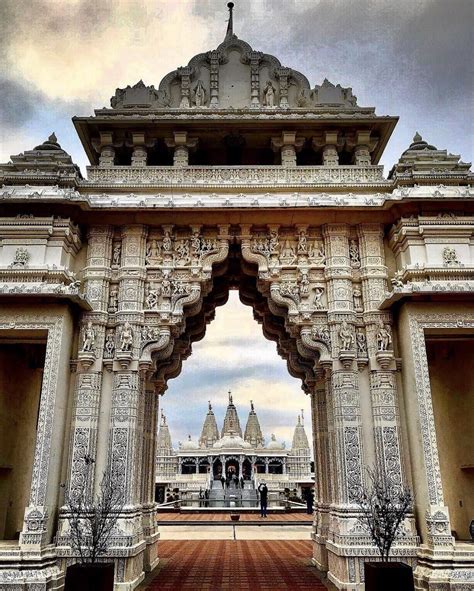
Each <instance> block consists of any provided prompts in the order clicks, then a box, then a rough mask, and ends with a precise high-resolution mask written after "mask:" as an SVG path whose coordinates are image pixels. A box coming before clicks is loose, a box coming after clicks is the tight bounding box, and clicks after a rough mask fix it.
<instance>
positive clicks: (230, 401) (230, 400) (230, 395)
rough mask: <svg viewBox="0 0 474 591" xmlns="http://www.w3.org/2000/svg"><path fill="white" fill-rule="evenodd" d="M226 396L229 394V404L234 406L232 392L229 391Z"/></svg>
mask: <svg viewBox="0 0 474 591" xmlns="http://www.w3.org/2000/svg"><path fill="white" fill-rule="evenodd" d="M228 394H229V404H234V403H233V401H232V392H231V390H229V392H228Z"/></svg>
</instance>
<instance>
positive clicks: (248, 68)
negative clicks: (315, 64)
mask: <svg viewBox="0 0 474 591" xmlns="http://www.w3.org/2000/svg"><path fill="white" fill-rule="evenodd" d="M396 121H397V118H396V117H390V116H379V115H376V114H375V109H374V108H372V107H360V106H358V104H357V99H356V97H355V96H354V95H353V94H352V90H351V89H350V88H343V87H341V86H340V85H337V84H332V83H331V82H329V81H328V80H326V79H325V80H324V82H323V83H322V84H320V85H311V84H310V83H309V81H308V80H307V79H306V77H305V76H304V75H303V74H301V73H300V72H298V71H296V70H294V69H292V68H288V67H284V66H283V65H282V64H281V63H280V61H279V60H278V59H277V58H276V57H274V56H271V55H269V54H266V53H263V52H260V51H256V50H254V49H253V48H252V47H250V46H249V45H248V43H246V42H245V41H242V40H241V39H239V38H238V37H237V36H236V35H235V34H234V32H233V17H232V14H231V15H230V20H229V26H228V30H227V33H226V36H225V38H224V40H223V42H222V43H220V44H219V45H218V47H217V48H215V49H213V50H211V51H208V52H206V53H202V54H199V55H197V56H195V57H194V58H192V59H191V60H190V62H189V63H188V64H187V65H186V66H184V67H179V68H176V69H174V70H172V71H171V72H170V73H169V74H167V75H166V76H165V77H164V78H163V80H162V81H161V82H160V83H157V84H156V86H155V85H147V84H145V83H144V82H142V81H140V82H138V83H137V84H134V85H129V86H126V87H125V88H122V89H117V91H116V92H115V95H114V97H113V98H112V100H111V107H110V108H105V109H99V110H97V111H95V114H94V116H92V117H75V118H74V125H75V127H76V129H77V131H78V133H79V137H80V139H81V141H82V143H83V146H84V149H85V151H86V153H87V155H88V157H89V160H90V162H91V166H90V167H89V168H88V177H87V178H83V177H82V174H81V173H80V171H79V169H78V167H77V166H76V165H75V164H74V163H73V162H72V160H71V158H70V156H69V155H68V154H67V153H66V152H65V151H64V150H63V149H62V148H61V146H60V144H59V143H58V140H57V138H56V137H55V136H54V135H51V137H49V138H48V140H46V141H45V142H43V143H42V144H38V145H37V146H36V147H35V148H34V150H27V151H25V152H24V153H23V154H20V155H17V156H12V159H11V162H9V163H5V164H1V165H0V183H1V184H2V188H1V189H0V203H1V207H2V217H1V218H0V302H1V303H0V305H1V311H0V343H1V344H2V347H3V345H4V344H5V346H8V345H9V344H11V343H22V342H23V341H24V340H25V339H30V340H35V339H36V340H41V342H42V343H44V344H45V349H46V361H45V364H44V370H43V381H42V387H41V396H40V401H39V412H38V426H37V433H36V447H35V451H34V457H32V458H30V460H31V466H32V479H31V486H30V485H29V484H28V485H25V486H28V487H29V488H28V490H24V491H22V492H23V493H25V495H24V498H25V499H26V498H29V500H28V501H27V502H25V507H24V522H23V528H22V531H21V533H20V539H19V543H17V544H16V545H12V544H5V545H2V546H1V548H2V550H1V559H2V560H1V568H0V588H1V589H5V590H6V591H13V590H15V591H16V590H17V589H20V587H21V589H25V590H33V589H35V590H37V589H42V590H45V591H46V590H49V589H51V590H53V589H54V590H60V589H61V588H62V586H63V576H64V570H65V568H66V566H67V565H68V564H70V563H71V562H72V561H74V560H76V558H77V557H76V556H75V555H74V551H73V550H72V548H71V544H70V537H69V529H68V524H67V520H66V519H65V514H64V507H63V505H64V494H65V493H66V492H67V493H68V494H70V495H73V496H74V495H76V494H77V493H78V491H80V490H81V489H82V487H83V486H85V483H84V482H83V480H82V477H81V471H80V469H79V468H80V462H81V458H83V457H84V456H85V455H86V454H87V455H89V456H91V457H93V458H94V459H95V461H96V474H97V475H98V474H101V473H102V471H103V470H105V469H113V470H114V471H115V473H116V474H117V477H118V482H119V483H118V486H120V490H121V493H122V494H123V498H124V509H123V511H121V513H120V516H119V520H118V523H117V525H116V528H115V529H114V532H113V537H112V543H111V545H110V548H109V549H108V552H107V555H106V556H105V558H106V559H110V560H113V561H114V562H115V565H116V589H117V590H121V591H131V590H132V589H133V588H135V587H137V586H138V585H139V584H140V582H141V581H142V580H143V578H144V577H145V572H147V571H150V570H152V569H153V568H154V567H155V566H156V564H157V563H158V561H159V557H160V545H159V540H158V538H159V534H158V530H157V526H156V520H155V511H156V504H155V503H154V498H155V497H154V486H155V468H156V462H155V444H156V430H157V424H156V421H157V413H158V410H159V397H160V396H161V395H163V394H164V393H165V392H166V389H167V383H168V380H170V379H173V378H174V377H176V376H178V375H179V373H180V372H181V368H182V365H183V363H184V362H185V360H186V359H187V358H188V357H189V355H190V354H191V353H192V344H193V343H194V342H195V341H197V340H200V339H202V338H203V337H204V336H205V331H206V326H207V324H208V323H209V322H211V321H212V319H213V317H214V313H215V309H216V307H217V306H219V305H222V304H224V303H225V302H226V301H227V298H228V292H229V290H230V289H238V290H239V292H240V298H241V300H242V302H244V303H245V304H247V305H250V306H252V308H253V311H254V316H255V319H256V321H257V322H258V323H259V324H260V325H261V327H262V331H263V334H264V335H265V337H266V338H268V339H270V340H273V341H274V342H275V343H276V350H277V353H278V354H279V355H280V356H281V357H282V358H283V359H284V360H285V362H286V365H287V368H288V371H289V373H290V374H291V375H292V376H294V377H295V379H297V380H299V384H301V388H302V389H303V391H304V392H305V393H306V394H307V395H308V396H310V398H311V404H312V424H313V436H314V437H313V444H314V454H315V465H316V485H315V497H316V498H315V501H316V502H315V516H314V524H313V534H312V540H313V562H314V564H315V565H316V566H317V567H318V568H319V569H321V570H323V571H325V572H326V573H327V577H328V579H329V580H330V581H331V582H332V584H333V585H334V586H335V587H336V588H338V589H347V590H350V591H362V590H363V588H364V580H363V572H364V560H366V559H367V558H370V557H374V556H376V555H377V553H376V549H375V548H374V546H373V545H372V544H371V541H370V537H369V536H368V533H367V532H366V531H365V530H364V529H363V528H362V527H361V526H360V523H359V522H358V519H357V516H358V507H357V503H356V500H357V497H358V495H359V494H360V491H361V489H362V486H363V484H364V482H365V481H366V478H367V473H366V467H367V466H374V467H375V466H377V467H378V468H379V469H381V470H382V471H383V472H384V473H385V474H386V475H387V477H388V478H389V480H390V482H391V483H392V485H393V486H394V487H395V488H399V487H401V486H404V485H408V486H410V487H411V488H412V490H413V491H414V496H415V513H416V516H417V517H416V520H415V515H409V516H408V518H407V519H406V521H405V523H404V524H403V530H404V536H403V538H402V539H400V540H398V541H397V543H396V545H395V546H394V550H393V554H394V556H395V557H397V558H398V559H400V560H403V561H405V562H408V563H409V564H411V565H413V566H414V567H415V581H416V588H417V591H429V590H439V589H443V591H447V590H453V591H454V590H462V591H467V590H468V589H471V588H472V576H471V575H472V572H473V571H472V569H473V565H474V547H473V546H472V544H469V543H467V542H466V543H465V544H464V543H463V545H462V546H461V545H460V544H458V543H457V542H456V541H455V540H454V538H453V536H452V535H451V529H452V527H451V526H452V518H451V517H450V515H452V514H453V512H454V511H455V508H453V507H449V506H448V504H447V503H446V501H445V496H446V495H445V494H444V493H445V489H446V487H449V486H451V484H450V483H449V484H447V483H446V482H443V478H442V473H441V469H440V454H439V442H438V440H437V437H436V433H435V422H434V417H435V411H434V410H433V404H432V394H431V391H430V365H429V359H428V357H427V353H426V334H428V333H429V334H436V335H438V333H439V334H441V335H442V334H444V332H443V331H445V332H447V333H449V335H450V338H458V337H460V336H462V338H463V339H468V340H469V339H472V338H473V335H474V313H473V310H472V305H471V303H470V300H472V293H473V291H474V277H473V273H474V247H473V244H474V243H473V236H474V208H473V203H474V201H473V199H474V190H473V188H472V180H473V178H472V173H471V171H470V165H469V164H467V163H464V162H462V161H461V160H460V158H459V157H458V156H454V155H451V154H449V153H448V152H447V151H446V150H438V149H436V148H435V147H434V146H432V145H430V144H429V143H428V142H427V141H425V140H423V139H422V138H421V137H419V136H418V135H416V136H415V138H414V140H413V142H412V143H411V145H410V146H409V148H408V149H407V150H406V151H405V152H404V153H403V154H402V156H401V158H400V160H399V162H398V163H397V164H396V165H395V166H394V168H393V170H392V171H391V173H390V174H389V176H388V178H385V177H384V175H383V169H382V167H381V166H379V165H378V162H379V160H380V157H381V155H382V152H383V149H384V147H385V145H386V143H387V141H388V140H389V138H390V135H391V133H392V131H393V129H394V126H395V124H396ZM454 309H455V310H456V312H452V310H454ZM0 354H1V352H0ZM244 370H245V368H243V371H244ZM185 406H186V401H185V400H183V409H184V408H185ZM58 450H59V451H58ZM27 460H28V458H25V461H27ZM87 486H90V487H91V488H92V487H93V488H95V489H96V490H97V487H98V486H99V483H98V479H96V480H95V481H91V482H89V483H87ZM2 510H3V509H2V508H1V507H0V511H2ZM450 511H451V513H450Z"/></svg>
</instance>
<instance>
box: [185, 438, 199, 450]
mask: <svg viewBox="0 0 474 591" xmlns="http://www.w3.org/2000/svg"><path fill="white" fill-rule="evenodd" d="M181 449H182V450H183V449H187V450H193V449H199V445H198V444H197V443H196V442H195V441H193V440H192V439H191V435H188V440H187V441H185V442H184V443H182V444H181Z"/></svg>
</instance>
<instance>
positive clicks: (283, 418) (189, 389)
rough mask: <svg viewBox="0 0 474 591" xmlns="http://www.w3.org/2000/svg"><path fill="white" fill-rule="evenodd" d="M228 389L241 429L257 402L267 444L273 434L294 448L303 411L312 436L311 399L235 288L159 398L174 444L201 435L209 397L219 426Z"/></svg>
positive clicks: (308, 433) (308, 431)
mask: <svg viewBox="0 0 474 591" xmlns="http://www.w3.org/2000/svg"><path fill="white" fill-rule="evenodd" d="M229 390H231V391H232V396H233V399H234V404H235V405H236V407H237V411H238V413H239V418H240V426H241V427H242V431H244V429H245V424H246V422H247V417H248V413H249V410H250V400H253V401H254V404H255V410H256V412H257V414H258V417H259V420H260V426H261V428H262V431H263V435H264V437H265V439H266V441H267V442H268V441H270V437H271V434H272V433H274V434H275V436H276V438H277V440H278V441H285V442H286V444H287V447H290V446H291V440H292V437H293V430H294V426H295V424H296V420H297V416H298V414H300V413H301V409H303V410H304V412H303V415H304V417H305V427H306V433H307V435H308V438H309V437H311V425H310V423H311V421H310V400H309V397H308V396H307V395H306V394H305V393H304V392H303V390H301V382H300V381H299V380H297V379H296V378H293V377H291V376H290V374H289V373H288V370H287V368H286V361H284V360H283V359H281V357H279V356H278V354H277V352H276V344H275V343H274V342H271V341H267V340H266V339H265V337H264V336H263V333H262V328H261V326H260V325H259V324H258V323H257V322H256V321H255V320H254V319H253V313H252V309H251V308H250V307H248V306H244V305H243V304H242V303H241V302H240V300H239V297H238V293H237V292H236V291H231V292H230V297H229V301H228V302H227V304H226V305H225V306H222V307H220V308H217V309H216V317H215V319H214V320H213V321H212V323H211V324H210V325H209V326H208V328H207V331H206V336H205V338H204V339H203V340H202V341H199V342H197V343H194V345H193V354H192V355H191V356H190V357H189V358H188V359H187V360H186V361H185V362H184V363H183V369H182V372H181V375H180V376H178V377H177V378H176V379H174V380H171V381H170V382H168V390H167V391H166V392H165V394H164V396H163V397H162V398H161V399H160V404H161V408H162V409H164V412H165V414H166V416H167V418H168V423H169V425H170V431H171V436H172V438H173V444H174V445H175V446H177V444H178V441H184V440H185V439H187V437H188V434H189V435H191V436H192V438H193V439H194V440H195V441H196V440H197V439H198V438H199V435H200V431H201V428H202V424H203V421H204V417H205V415H206V413H207V401H208V400H210V401H211V402H212V406H213V409H214V413H215V415H216V419H217V426H218V427H219V430H220V429H221V428H222V424H223V421H224V415H225V411H226V408H227V403H228V394H227V392H228V391H229ZM183 404H184V405H185V408H186V411H185V412H183Z"/></svg>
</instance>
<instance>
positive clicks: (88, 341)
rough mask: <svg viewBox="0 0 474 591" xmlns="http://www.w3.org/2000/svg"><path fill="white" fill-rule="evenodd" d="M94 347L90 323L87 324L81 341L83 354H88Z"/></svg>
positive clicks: (93, 335)
mask: <svg viewBox="0 0 474 591" xmlns="http://www.w3.org/2000/svg"><path fill="white" fill-rule="evenodd" d="M94 347H95V332H94V329H93V328H92V322H88V323H87V326H86V328H85V330H84V336H83V339H82V351H83V352H84V353H90V352H92V351H93V350H94Z"/></svg>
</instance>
